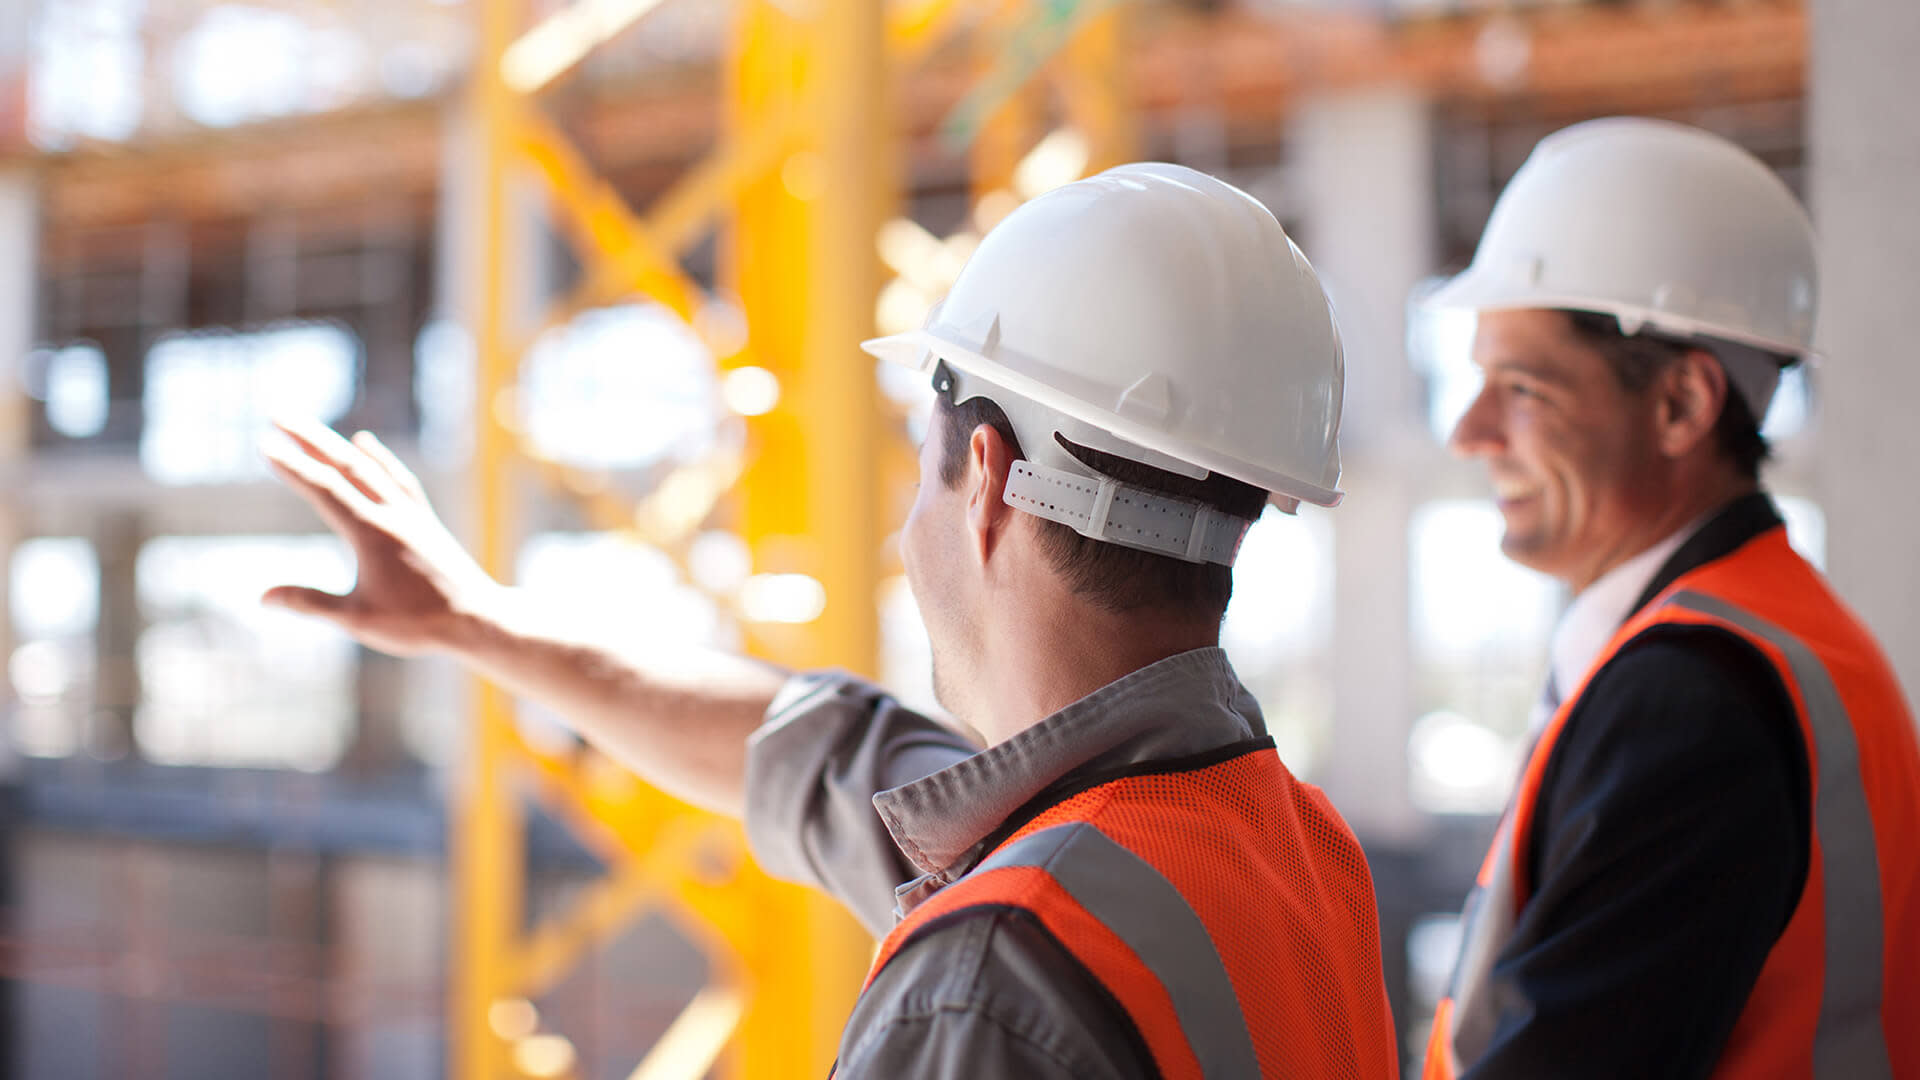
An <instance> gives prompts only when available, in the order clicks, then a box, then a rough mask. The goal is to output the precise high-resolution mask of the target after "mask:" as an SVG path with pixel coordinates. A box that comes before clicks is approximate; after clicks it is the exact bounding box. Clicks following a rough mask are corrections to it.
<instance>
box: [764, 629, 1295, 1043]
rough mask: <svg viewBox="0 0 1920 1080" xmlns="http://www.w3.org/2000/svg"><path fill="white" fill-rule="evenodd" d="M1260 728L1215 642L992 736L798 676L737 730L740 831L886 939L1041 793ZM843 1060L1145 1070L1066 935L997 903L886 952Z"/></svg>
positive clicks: (839, 677) (849, 683)
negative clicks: (743, 745)
mask: <svg viewBox="0 0 1920 1080" xmlns="http://www.w3.org/2000/svg"><path fill="white" fill-rule="evenodd" d="M1266 733H1267V732H1266V724H1265V722H1264V721H1263V720H1262V719H1261V716H1260V706H1259V704H1258V703H1257V702H1255V701H1254V699H1253V695H1252V694H1251V693H1249V692H1248V691H1247V689H1246V687H1244V686H1242V685H1241V683H1240V680H1239V678H1238V677H1237V676H1235V675H1234V673H1233V668H1232V666H1231V665H1229V664H1228V662H1227V657H1226V653H1224V652H1222V651H1221V650H1220V649H1217V648H1205V649H1195V650H1193V651H1192V652H1186V653H1181V654H1179V655H1177V656H1172V657H1168V658H1167V659H1165V660H1161V661H1159V662H1158V663H1155V664H1151V665H1149V666H1147V667H1144V668H1141V669H1140V670H1138V671H1135V672H1133V673H1132V674H1130V675H1127V676H1125V677H1124V678H1121V679H1118V680H1116V681H1114V682H1112V683H1109V684H1107V685H1106V686H1104V687H1102V688H1100V689H1099V690H1096V691H1094V692H1093V693H1092V694H1089V695H1087V696H1086V697H1084V698H1081V699H1080V700H1079V701H1076V702H1074V703H1073V704H1071V705H1069V706H1067V707H1066V708H1064V709H1061V710H1060V711H1059V712H1056V713H1054V714H1053V715H1051V716H1049V717H1047V718H1046V719H1044V720H1042V721H1041V722H1039V723H1038V724H1035V725H1034V726H1032V727H1030V728H1028V729H1026V730H1025V731H1022V732H1020V733H1019V734H1017V735H1015V736H1014V737H1013V738H1011V739H1008V740H1007V741H1006V742H1003V743H1001V744H999V745H997V746H993V747H990V748H988V749H985V750H981V749H979V748H978V747H976V746H974V745H973V744H972V743H970V742H968V741H967V740H966V739H964V738H962V737H961V736H960V735H958V734H956V733H954V732H953V731H951V730H949V729H947V728H945V727H943V726H941V725H940V724H938V723H936V722H934V721H932V720H930V719H928V718H927V717H925V716H923V715H921V714H919V713H916V712H914V711H912V710H911V709H908V708H906V707H904V706H902V705H901V704H900V703H899V702H897V701H895V700H894V699H892V698H891V697H889V696H887V694H886V693H885V692H884V691H882V690H880V689H879V688H877V687H875V686H872V685H870V684H868V683H865V682H862V681H860V680H858V679H855V678H853V677H851V676H847V675H844V674H806V675H799V676H795V677H794V678H793V679H792V680H790V681H789V682H788V683H787V685H786V686H785V687H784V688H783V689H782V691H781V693H780V695H779V696H778V698H776V700H775V701H774V704H773V707H772V708H771V709H769V710H768V713H767V723H766V725H765V726H763V727H762V728H761V729H760V730H759V731H758V732H756V733H755V734H754V735H753V737H752V739H751V741H750V742H749V743H748V751H747V793H748V794H747V810H746V824H747V839H748V842H749V844H750V845H751V846H752V849H753V853H754V855H755V856H756V857H757V858H758V859H759V860H760V863H761V865H762V866H764V867H765V868H766V870H767V872H768V873H771V874H773V875H775V876H778V877H783V878H787V879H789V880H792V881H797V882H800V883H802V884H807V885H813V886H816V887H818V888H821V889H824V890H826V891H827V892H828V893H830V894H832V895H833V896H834V897H835V898H836V899H838V900H839V901H840V902H841V903H843V904H845V905H846V906H847V907H848V908H849V909H850V910H852V912H853V913H854V915H855V916H856V917H857V918H859V920H860V921H861V922H862V923H863V924H864V925H865V926H866V927H867V929H868V930H870V931H871V932H872V933H873V934H874V935H875V936H877V937H878V936H884V935H885V934H886V933H887V932H888V931H889V930H891V929H892V928H893V926H894V924H895V923H896V922H897V921H898V919H899V918H901V917H903V916H905V915H906V914H907V913H908V912H910V911H912V910H913V908H914V907H916V906H918V905H919V904H920V903H921V902H923V901H924V900H926V899H927V897H929V896H931V895H932V894H933V893H935V892H937V891H939V889H940V888H942V887H943V886H945V885H947V884H948V883H950V882H952V881H953V880H954V879H955V878H957V877H959V876H960V875H961V874H964V873H966V872H967V871H968V870H969V869H971V868H972V867H973V866H974V865H975V864H976V863H977V862H979V860H980V859H981V858H982V857H983V856H984V855H985V854H987V852H986V851H985V850H984V848H985V846H986V843H987V841H988V840H989V838H990V837H991V836H992V835H993V834H994V833H995V832H996V830H999V829H1000V828H1001V826H1002V825H1004V824H1006V823H1007V820H1008V818H1009V817H1010V816H1012V815H1013V814H1014V813H1015V812H1016V811H1019V810H1021V809H1022V808H1023V807H1027V806H1028V804H1029V803H1031V802H1034V801H1035V800H1036V798H1037V797H1039V796H1040V795H1042V793H1044V792H1047V791H1048V790H1050V789H1055V788H1064V787H1065V785H1067V784H1071V783H1073V782H1074V781H1076V780H1079V779H1084V778H1087V777H1090V776H1095V775H1098V774H1102V773H1105V772H1107V771H1108V770H1114V769H1124V768H1127V767H1130V766H1140V765H1146V764H1150V763H1154V762H1164V761H1170V760H1174V759H1178V758H1183V757H1187V756H1190V755H1195V754H1204V753H1207V752H1209V751H1213V750H1218V749H1221V748H1222V747H1226V746H1229V745H1232V744H1234V743H1238V742H1244V741H1246V740H1249V739H1253V738H1257V737H1262V736H1265V735H1266ZM1035 809H1037V807H1036V808H1035ZM839 1075H840V1076H842V1077H848V1078H855V1077H869V1076H871V1077H952V1078H956V1080H958V1078H961V1077H969V1078H979V1077H989V1078H991V1077H1016V1076H1017V1077H1060V1078H1062V1080H1065V1078H1068V1077H1113V1078H1126V1080H1133V1078H1136V1077H1149V1076H1153V1075H1155V1072H1154V1069H1153V1067H1152V1064H1151V1062H1150V1061H1148V1060H1145V1058H1144V1048H1143V1047H1142V1046H1141V1044H1140V1043H1139V1040H1138V1036H1137V1034H1135V1033H1134V1030H1133V1026H1132V1024H1131V1023H1130V1022H1129V1021H1128V1020H1127V1018H1126V1014H1125V1013H1124V1011H1122V1010H1121V1009H1120V1007H1119V1005H1118V1004H1117V1003H1116V1002H1115V1001H1113V999H1112V998H1111V997H1110V996H1109V995H1108V994H1107V992H1106V991H1105V990H1104V988H1102V987H1101V986H1100V985H1099V983H1098V982H1097V981H1095V980H1094V979H1093V978H1092V976H1091V975H1089V974H1088V973H1087V972H1086V971H1085V969H1083V968H1082V967H1081V966H1080V965H1079V963H1078V962H1077V961H1075V960H1073V959H1072V957H1071V955H1070V954H1069V953H1067V952H1066V950H1065V948H1064V947H1063V946H1061V945H1060V944H1059V943H1058V942H1057V941H1055V940H1054V939H1053V938H1052V937H1051V936H1050V935H1049V934H1048V933H1047V932H1046V931H1045V930H1043V929H1042V928H1041V927H1040V926H1039V925H1038V923H1036V922H1034V921H1033V920H1031V919H1030V918H1026V917H1023V916H1021V915H1019V914H1017V913H1013V912H1008V911H1000V910H996V911H989V912H984V913H981V914H978V915H975V916H972V917H963V918H960V919H957V920H955V921H953V922H950V923H946V924H944V925H941V926H938V927H936V928H934V929H932V930H930V931H929V932H927V933H925V934H924V935H922V936H921V937H920V938H919V939H918V940H917V941H915V942H914V943H913V944H911V945H910V946H908V947H907V948H906V949H903V950H902V951H901V952H900V953H899V955H897V956H896V957H895V958H894V960H893V962H892V963H890V964H889V965H888V966H887V968H886V970H885V971H883V972H881V974H880V976H879V977H878V978H877V979H876V980H875V981H874V983H873V985H872V986H871V987H869V988H868V991H867V992H866V993H865V994H864V995H862V996H861V998H860V1001H859V1002H858V1003H857V1004H856V1005H855V1006H854V1010H853V1016H852V1018H851V1019H850V1020H849V1021H848V1023H847V1028H846V1032H845V1033H844V1034H843V1035H842V1037H841V1042H840V1065H839Z"/></svg>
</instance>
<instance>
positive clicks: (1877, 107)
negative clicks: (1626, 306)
mask: <svg viewBox="0 0 1920 1080" xmlns="http://www.w3.org/2000/svg"><path fill="white" fill-rule="evenodd" d="M1812 15H1813V29H1812V34H1813V43H1812V44H1813V48H1812V62H1811V71H1810V86H1809V103H1808V104H1809V117H1808V125H1807V127H1808V131H1809V139H1810V144H1811V145H1810V149H1811V153H1810V163H1809V165H1810V167H1809V173H1808V187H1809V189H1810V195H1811V201H1812V211H1813V218H1814V223H1815V226H1816V227H1817V228H1818V229H1819V231H1820V245H1821V249H1820V257H1821V267H1820V270H1821V277H1822V280H1821V283H1820V307H1821V310H1820V323H1819V331H1818V332H1819V338H1820V342H1821V345H1822V347H1823V349H1824V351H1825V353H1826V356H1827V358H1828V362H1827V364H1826V365H1825V367H1824V369H1823V370H1822V371H1820V372H1818V373H1817V374H1816V376H1815V378H1816V381H1817V389H1818V391H1819V399H1820V404H1819V415H1818V417H1817V423H1818V425H1819V427H1818V429H1817V433H1816V436H1815V437H1816V439H1817V440H1818V461H1817V464H1816V470H1817V476H1818V479H1819V486H1820V492H1821V502H1822V504H1823V505H1824V507H1825V509H1826V512H1827V521H1828V532H1827V535H1828V541H1827V545H1828V567H1829V572H1830V573H1831V574H1832V576H1833V580H1834V583H1835V584H1836V585H1837V586H1838V587H1839V589H1840V592H1841V594H1842V595H1844V596H1845V597H1846V598H1847V600H1848V602H1849V603H1851V604H1853V605H1854V606H1855V607H1856V609H1857V610H1858V611H1859V612H1860V614H1861V615H1862V616H1863V617H1864V618H1865V619H1866V621H1867V624H1868V625H1869V626H1870V627H1871V628H1872V629H1873V631H1874V632H1875V633H1876V634H1877V635H1879V638H1880V644H1881V646H1882V647H1883V648H1884V650H1885V652H1886V654H1887V656H1888V657H1889V658H1890V659H1891V660H1892V661H1893V665H1894V668H1895V669H1896V670H1897V671H1898V672H1899V675H1900V678H1901V681H1902V683H1903V684H1904V686H1905V689H1906V692H1907V697H1908V700H1909V701H1912V700H1913V699H1914V694H1915V693H1920V561H1917V560H1915V558H1914V552H1916V551H1920V510H1917V509H1916V504H1915V502H1914V499H1913V496H1912V485H1911V482H1910V481H1908V480H1905V479H1903V476H1905V474H1906V472H1907V471H1908V470H1910V469H1911V468H1912V465H1913V463H1914V462H1915V461H1920V425H1916V424H1915V423H1914V422H1913V415H1914V408H1915V406H1916V403H1920V364H1916V363H1915V362H1914V340H1915V337H1916V335H1920V323H1916V322H1915V320H1914V317H1913V314H1912V311H1913V298H1914V296H1915V295H1916V294H1920V201H1916V200H1915V198H1914V195H1915V193H1916V192H1920V124H1915V122H1914V120H1913V103H1914V102H1915V101H1920V67H1916V66H1915V65H1914V64H1913V57H1914V56H1915V55H1917V54H1920V5H1915V4H1911V3H1869V4H1863V3H1859V2H1857V0H1813V4H1812Z"/></svg>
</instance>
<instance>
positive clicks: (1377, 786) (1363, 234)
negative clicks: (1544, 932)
mask: <svg viewBox="0 0 1920 1080" xmlns="http://www.w3.org/2000/svg"><path fill="white" fill-rule="evenodd" d="M1289 142H1290V146H1291V154H1292V166H1293V175H1294V179H1295V182H1296V184H1297V188H1298V190H1297V191H1296V192H1294V193H1293V194H1294V195H1295V196H1296V198H1295V199H1294V200H1293V205H1294V206H1296V207H1297V208H1298V209H1299V211H1300V217H1301V227H1300V232H1301V236H1300V237H1299V240H1300V243H1301V246H1302V248H1303V249H1304V250H1305V251H1306V253H1307V256H1308V258H1310V259H1311V260H1312V261H1313V264H1314V267H1315V269H1317V270H1318V271H1319V272H1320V275H1321V278H1322V280H1323V281H1324V282H1325V283H1326V286H1327V290H1328V293H1329V294H1330V295H1331V296H1332V297H1333V301H1334V305H1335V309H1336V313H1337V315H1338V318H1339V321H1340V331H1341V335H1342V337H1343V338H1344V340H1345V343H1346V355H1347V398H1346V410H1345V419H1344V422H1343V424H1342V427H1341V438H1340V441H1341V446H1342V454H1343V457H1344V459H1345V461H1344V464H1345V476H1344V477H1343V479H1342V485H1341V486H1342V487H1344V488H1345V489H1346V490H1347V491H1348V493H1349V494H1348V497H1347V500H1346V502H1345V503H1344V504H1342V505H1341V506H1340V507H1339V508H1337V509H1335V510H1334V511H1333V521H1334V538H1335V542H1334V592H1333V603H1334V636H1333V656H1334V659H1333V680H1334V681H1333V686H1334V732H1333V739H1332V745H1331V749H1330V752H1329V755H1328V760H1327V765H1326V769H1325V771H1324V772H1323V773H1322V775H1321V783H1322V786H1323V787H1325V788H1326V790H1327V792H1328V794H1329V796H1330V797H1331V798H1332V799H1333V801H1334V802H1335V804H1336V805H1337V806H1338V807H1339V808H1340V812H1341V813H1342V814H1343V815H1345V816H1346V817H1347V819H1348V821H1349V822H1350V823H1351V824H1352V825H1353V827H1354V829H1355V831H1356V832H1358V833H1360V834H1361V835H1362V836H1363V837H1366V838H1367V839H1368V840H1369V841H1370V842H1376V841H1377V842H1393V841H1396V840H1404V839H1406V838H1407V837H1409V836H1411V835H1412V834H1413V833H1414V832H1416V831H1417V830H1418V828H1419V826H1420V818H1419V815H1418V814H1417V813H1416V812H1415V810H1414V808H1413V804H1412V802H1411V801H1410V800H1409V798H1408V794H1407V791H1408V782H1407V780H1408V777H1407V733H1408V731H1409V728H1410V726H1411V724H1412V721H1413V687H1412V672H1413V664H1412V655H1411V648H1412V642H1411V637H1410V634H1409V630H1408V622H1409V620H1408V611H1409V603H1408V593H1407V589H1408V580H1407V565H1408V538H1407V528H1408V523H1409V521H1410V519H1411V513H1412V507H1413V500H1414V498H1415V496H1416V494H1417V491H1418V485H1417V483H1416V482H1415V480H1414V479H1413V478H1410V477H1409V476H1408V475H1407V474H1406V470H1405V462H1406V461H1408V460H1410V459H1414V458H1417V457H1418V456H1419V455H1421V454H1431V453H1432V452H1433V451H1432V446H1431V442H1430V441H1429V440H1428V438H1427V434H1426V426H1425V424H1424V423H1423V422H1422V420H1421V417H1422V412H1421V407H1420V404H1419V403H1420V388H1419V384H1418V382H1417V380H1416V379H1415V377H1414V374H1413V372H1412V370H1411V369H1410V368H1409V367H1408V364H1407V359H1406V348H1405V341H1406V328H1405V312H1406V302H1407V295H1408V293H1409V292H1410V291H1411V290H1412V288H1413V287H1414V285H1415V284H1416V283H1417V282H1418V281H1419V280H1420V278H1421V277H1422V276H1423V275H1425V274H1427V273H1429V272H1431V269H1432V266H1433V259H1434V256H1433V247H1434V222H1433V213H1434V211H1433V184H1432V175H1431V174H1432V157H1433V151H1432V130H1431V117H1430V109H1429V107H1428V105H1427V103H1426V102H1425V101H1423V100H1421V99H1420V98H1419V97H1417V96H1416V95H1414V94H1412V93H1410V92H1407V91H1401V90H1393V89H1386V90H1378V89H1374V90H1367V91H1362V92H1355V93H1346V94H1338V95H1331V96H1325V97H1319V98H1314V99H1311V100H1308V101H1306V102H1304V103H1303V104H1302V105H1301V106H1300V108H1299V109H1298V111H1297V112H1296V113H1295V114H1294V116H1293V117H1292V119H1291V137H1290V140H1289Z"/></svg>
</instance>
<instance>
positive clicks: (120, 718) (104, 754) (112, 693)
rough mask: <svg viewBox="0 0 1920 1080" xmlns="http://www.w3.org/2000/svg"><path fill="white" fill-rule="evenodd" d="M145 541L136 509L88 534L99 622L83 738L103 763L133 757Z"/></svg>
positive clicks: (116, 515)
mask: <svg viewBox="0 0 1920 1080" xmlns="http://www.w3.org/2000/svg"><path fill="white" fill-rule="evenodd" d="M145 541H146V527H145V524H144V523H143V522H142V520H141V517H140V514H139V512H138V511H132V510H115V511H112V512H110V513H108V514H106V515H104V516H103V517H102V519H101V520H100V521H99V523H98V524H97V525H96V526H95V528H94V532H93V548H94V551H96V552H97V553H98V554H99V557H100V621H99V623H98V624H97V625H96V628H95V630H94V639H93V640H94V659H93V662H94V669H93V717H92V720H91V722H90V723H88V725H87V728H86V731H85V732H84V734H83V739H84V745H85V747H86V749H87V751H88V752H89V753H91V754H92V755H93V756H94V757H97V758H100V759H101V760H104V761H115V760H118V759H120V758H123V757H128V756H134V757H137V756H139V754H138V751H139V746H138V744H137V743H136V742H135V740H134V737H133V716H134V711H135V710H136V709H137V708H138V707H139V705H140V697H141V688H140V665H139V662H138V659H137V657H136V653H137V650H138V647H139V644H140V633H141V631H142V630H144V629H146V619H145V618H144V617H143V616H142V613H141V611H140V595H139V581H138V575H137V574H136V572H135V571H136V567H137V564H138V561H139V558H140V545H141V544H142V543H144V542H145Z"/></svg>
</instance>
